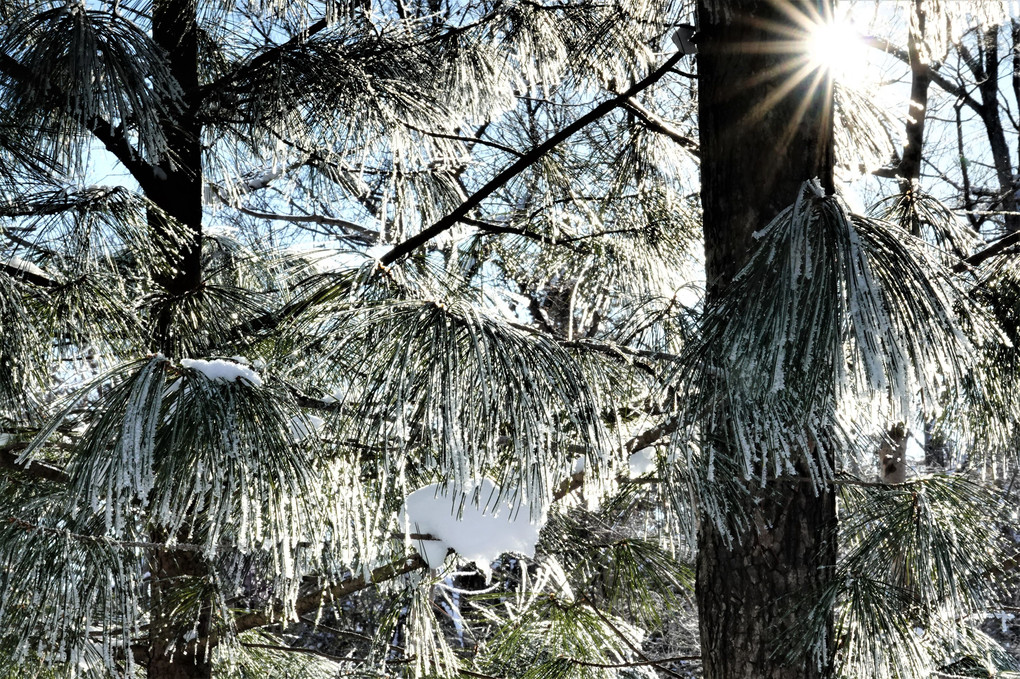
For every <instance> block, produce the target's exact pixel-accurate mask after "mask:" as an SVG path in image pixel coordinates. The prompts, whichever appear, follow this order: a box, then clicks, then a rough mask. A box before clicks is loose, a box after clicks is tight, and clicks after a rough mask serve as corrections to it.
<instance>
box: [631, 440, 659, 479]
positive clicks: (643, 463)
mask: <svg viewBox="0 0 1020 679" xmlns="http://www.w3.org/2000/svg"><path fill="white" fill-rule="evenodd" d="M627 467H628V468H629V469H630V477H631V478H632V479H633V478H636V477H638V476H644V475H645V474H648V473H650V472H653V471H655V448H653V447H651V446H648V447H647V448H642V449H641V450H638V451H635V452H634V453H632V454H631V456H630V457H629V458H627Z"/></svg>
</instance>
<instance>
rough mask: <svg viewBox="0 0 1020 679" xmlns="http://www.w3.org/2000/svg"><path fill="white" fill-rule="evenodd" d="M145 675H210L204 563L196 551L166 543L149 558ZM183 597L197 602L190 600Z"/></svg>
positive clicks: (168, 678) (174, 678) (193, 678)
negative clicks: (172, 546) (193, 603)
mask: <svg viewBox="0 0 1020 679" xmlns="http://www.w3.org/2000/svg"><path fill="white" fill-rule="evenodd" d="M149 568H150V572H151V575H150V586H149V595H150V597H151V599H150V603H149V614H150V620H151V622H150V625H149V665H148V672H147V675H146V676H147V677H148V679H210V677H211V676H212V664H211V663H210V662H209V658H208V657H207V655H208V649H207V642H206V640H208V639H209V638H210V631H211V623H212V607H211V604H210V599H209V596H208V592H207V589H208V587H207V585H208V573H209V571H208V565H207V564H206V562H205V561H204V559H202V557H201V556H200V555H199V554H198V553H197V552H190V551H185V550H179V549H167V550H163V551H161V552H159V553H156V554H154V555H153V556H152V557H151V558H150V560H149ZM187 602H197V606H196V605H189V604H188V603H187Z"/></svg>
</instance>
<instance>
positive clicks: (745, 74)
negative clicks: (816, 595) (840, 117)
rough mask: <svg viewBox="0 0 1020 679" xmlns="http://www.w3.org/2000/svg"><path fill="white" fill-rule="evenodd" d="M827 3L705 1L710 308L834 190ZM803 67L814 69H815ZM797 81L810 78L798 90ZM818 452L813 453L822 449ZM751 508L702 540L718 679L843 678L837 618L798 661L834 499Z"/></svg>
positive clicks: (706, 619)
mask: <svg viewBox="0 0 1020 679" xmlns="http://www.w3.org/2000/svg"><path fill="white" fill-rule="evenodd" d="M831 8H832V3H831V2H829V1H828V0H815V1H812V0H800V1H797V0H795V1H794V2H790V3H776V2H767V1H766V0H760V1H754V0H701V2H700V3H699V6H698V22H699V26H698V50H699V55H698V84H699V126H700V141H701V157H702V163H701V176H702V190H701V198H702V206H703V210H704V235H705V267H706V275H707V282H708V295H707V306H708V307H709V308H712V307H714V306H716V305H718V304H719V303H720V301H721V300H722V299H723V298H724V296H725V295H726V292H727V289H728V287H729V284H730V282H731V281H732V280H733V277H734V276H735V274H736V273H737V272H738V271H739V270H740V269H741V267H742V266H743V265H744V264H745V263H746V261H747V258H748V255H749V253H750V252H751V249H752V247H753V236H752V234H753V233H754V232H755V231H756V230H758V229H761V228H762V227H764V226H765V225H766V224H767V223H768V222H769V221H770V220H771V219H772V218H773V217H774V216H775V215H776V214H777V213H778V212H779V211H780V210H782V209H783V208H785V207H787V206H788V205H790V204H792V203H793V202H794V200H795V199H796V197H797V195H798V192H799V191H800V189H801V185H802V183H803V182H804V181H806V180H810V179H814V178H817V179H819V180H820V182H821V184H822V186H823V187H825V189H826V190H827V191H831V190H832V90H831V84H830V82H829V80H828V77H827V75H826V74H824V73H819V72H817V71H813V72H806V73H805V72H804V71H802V70H801V68H802V66H804V64H805V61H806V59H805V52H804V50H803V49H799V48H798V46H797V36H798V35H800V36H802V37H803V36H805V33H804V29H803V26H802V24H801V23H799V22H798V20H797V19H796V18H795V16H797V15H799V16H800V17H806V18H813V19H816V20H817V19H818V18H819V17H822V16H831ZM804 70H810V69H809V68H807V69H804ZM798 77H800V78H801V79H800V80H799V81H798V80H797V79H798ZM810 454H814V453H810ZM769 483H770V486H769V489H768V490H760V491H757V492H756V493H752V495H751V496H749V497H747V498H744V499H743V500H741V501H742V502H746V503H747V507H746V509H747V513H748V516H749V517H750V518H751V519H752V521H751V524H750V528H748V529H747V530H744V531H743V533H742V534H738V535H734V536H733V537H734V538H735V540H728V539H727V537H726V535H725V534H724V533H722V532H720V530H719V528H718V526H716V525H715V524H714V523H713V520H712V519H710V518H709V517H702V521H701V527H700V531H699V544H698V547H699V556H698V569H697V598H698V605H699V610H700V616H701V622H700V626H701V630H700V631H701V643H702V658H703V663H704V672H705V676H706V677H707V678H708V679H758V678H763V679H764V678H768V679H813V678H822V677H827V676H830V675H831V673H832V649H833V644H832V643H831V641H832V616H831V613H830V614H829V615H823V616H822V618H821V626H822V627H823V629H821V630H820V631H819V634H821V635H822V637H823V638H825V639H827V640H828V641H829V643H828V644H827V649H828V650H827V652H826V653H824V654H823V655H822V656H821V657H814V658H812V657H807V656H805V655H798V654H796V653H788V652H787V651H789V650H790V648H791V647H792V645H793V643H794V642H796V641H798V638H797V637H798V635H801V634H803V632H804V630H803V628H801V627H799V624H800V623H802V622H803V615H804V608H803V607H804V606H805V604H806V603H807V602H808V601H810V597H811V593H812V592H817V591H819V590H820V589H821V588H822V587H824V586H825V584H826V582H827V581H828V578H830V577H831V575H832V571H833V566H834V565H835V558H836V548H835V530H834V529H835V522H836V515H835V499H834V496H833V494H832V493H831V492H829V490H824V492H816V489H815V488H813V487H812V486H811V484H809V483H804V482H802V481H801V480H800V479H798V478H796V477H783V478H780V479H778V480H772V481H770V482H769Z"/></svg>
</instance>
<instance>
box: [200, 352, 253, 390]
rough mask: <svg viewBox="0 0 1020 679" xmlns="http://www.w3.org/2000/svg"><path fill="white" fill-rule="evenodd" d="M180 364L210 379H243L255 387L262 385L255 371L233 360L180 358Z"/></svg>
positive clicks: (226, 380) (225, 380) (227, 380)
mask: <svg viewBox="0 0 1020 679" xmlns="http://www.w3.org/2000/svg"><path fill="white" fill-rule="evenodd" d="M181 366H182V367H184V368H187V369H188V370H194V371H196V372H200V373H202V374H203V375H205V376H206V377H207V378H209V379H210V380H222V381H223V382H230V381H231V380H239V379H245V380H248V382H250V383H251V384H252V385H254V386H256V387H261V386H262V378H261V377H260V376H259V374H258V373H257V372H255V371H254V370H252V369H251V368H249V367H248V366H246V365H242V364H241V363H235V362H233V361H225V360H223V359H220V358H217V359H214V360H211V361H205V360H202V359H198V358H182V359H181Z"/></svg>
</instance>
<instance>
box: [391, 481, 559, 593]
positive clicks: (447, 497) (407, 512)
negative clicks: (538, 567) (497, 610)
mask: <svg viewBox="0 0 1020 679" xmlns="http://www.w3.org/2000/svg"><path fill="white" fill-rule="evenodd" d="M458 514H459V516H458ZM404 518H405V520H406V521H407V523H406V530H407V531H408V532H409V533H417V534H422V535H431V536H432V537H434V538H436V539H435V540H416V541H415V543H414V545H415V547H416V548H417V549H418V551H419V552H420V553H421V555H422V558H424V559H425V561H426V562H427V563H428V565H429V568H440V567H441V566H442V565H443V562H444V561H445V559H446V554H447V552H448V551H449V550H451V549H452V550H453V551H454V552H456V553H457V555H458V556H460V558H461V559H463V560H464V561H473V562H474V563H475V565H476V566H477V567H478V569H479V570H480V571H482V572H483V573H484V574H485V576H486V578H488V577H489V575H490V572H491V570H490V567H489V564H490V563H491V562H493V561H495V560H496V559H498V558H499V556H500V555H501V554H504V553H506V552H512V553H514V554H521V555H523V556H526V557H529V558H531V557H534V556H535V544H536V543H537V542H538V533H539V531H540V530H541V528H542V525H543V524H544V523H545V518H544V516H543V517H542V519H541V520H540V521H539V522H538V523H533V522H532V520H531V512H530V511H529V508H528V506H527V505H526V504H524V503H523V502H521V503H512V502H511V501H508V499H507V498H501V497H500V488H499V486H498V485H496V483H495V482H494V481H492V480H491V479H486V478H483V479H481V480H480V481H478V482H476V483H474V484H472V485H471V486H469V487H466V488H464V489H463V492H461V493H454V492H452V491H450V490H449V489H445V488H443V486H442V484H438V483H434V484H432V485H430V486H425V487H424V488H419V489H418V490H416V491H414V492H413V493H411V494H410V495H408V496H407V499H406V500H405V501H404Z"/></svg>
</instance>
